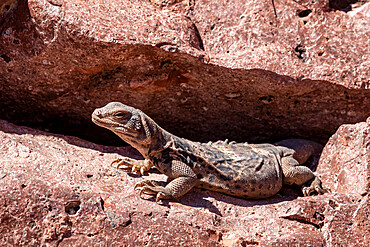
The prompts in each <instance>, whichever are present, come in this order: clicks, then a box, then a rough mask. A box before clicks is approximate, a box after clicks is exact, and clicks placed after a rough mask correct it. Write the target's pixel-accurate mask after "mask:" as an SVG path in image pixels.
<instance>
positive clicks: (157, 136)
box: [113, 114, 176, 159]
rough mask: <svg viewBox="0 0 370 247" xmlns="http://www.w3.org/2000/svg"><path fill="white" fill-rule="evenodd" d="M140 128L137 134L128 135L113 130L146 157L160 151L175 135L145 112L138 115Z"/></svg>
mask: <svg viewBox="0 0 370 247" xmlns="http://www.w3.org/2000/svg"><path fill="white" fill-rule="evenodd" d="M140 122H141V130H140V133H139V135H138V136H130V135H128V134H127V133H124V134H122V133H119V132H116V131H113V132H115V133H116V134H117V135H118V136H119V137H120V138H121V139H123V140H124V141H125V142H127V143H128V144H130V145H131V146H132V147H133V148H135V149H137V150H138V151H139V152H140V153H141V155H142V156H143V157H144V158H145V159H148V158H149V156H151V155H153V154H155V153H158V152H161V151H162V150H164V149H165V148H167V147H168V146H170V145H171V144H172V143H173V142H174V140H175V139H176V137H175V136H174V135H172V134H171V133H169V132H167V131H165V130H164V129H162V128H161V127H160V126H159V125H158V124H156V123H155V122H154V121H153V120H152V119H151V118H150V117H148V116H147V115H145V114H142V115H141V116H140Z"/></svg>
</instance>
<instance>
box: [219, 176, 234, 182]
mask: <svg viewBox="0 0 370 247" xmlns="http://www.w3.org/2000/svg"><path fill="white" fill-rule="evenodd" d="M220 178H221V179H222V180H224V181H230V180H233V178H232V176H230V175H228V176H225V175H224V174H221V175H220Z"/></svg>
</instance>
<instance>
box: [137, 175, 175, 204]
mask: <svg viewBox="0 0 370 247" xmlns="http://www.w3.org/2000/svg"><path fill="white" fill-rule="evenodd" d="M137 188H140V197H141V196H142V194H148V195H155V196H156V197H155V201H156V202H157V203H158V202H159V200H161V199H169V198H170V197H169V195H168V193H167V190H166V188H165V187H163V186H161V185H159V183H157V182H155V181H150V180H143V181H140V182H138V183H137V184H136V185H135V187H134V189H137Z"/></svg>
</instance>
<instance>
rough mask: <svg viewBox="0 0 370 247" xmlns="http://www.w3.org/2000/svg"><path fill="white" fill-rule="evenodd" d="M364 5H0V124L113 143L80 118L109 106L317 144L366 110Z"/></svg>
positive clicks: (176, 127)
mask: <svg viewBox="0 0 370 247" xmlns="http://www.w3.org/2000/svg"><path fill="white" fill-rule="evenodd" d="M347 2H348V1H347ZM349 4H350V2H348V3H347V5H346V6H351V5H349ZM346 6H345V7H346ZM345 7H344V8H345ZM369 7H370V4H369V3H364V2H362V1H359V2H358V4H357V5H356V7H353V9H352V10H348V11H347V10H346V11H347V12H345V11H340V10H336V9H342V6H339V5H338V6H337V5H335V4H334V1H327V0H319V1H305V0H300V1H292V0H282V1H252V0H251V1H248V2H245V1H232V2H230V1H226V0H223V1H208V0H200V1H177V0H176V1H154V0H152V1H137V0H135V1H127V0H117V1H105V2H101V1H100V0H99V1H98V0H92V1H80V0H73V1H72V0H48V1H41V0H28V1H26V0H7V1H1V2H0V82H1V83H0V105H1V107H0V119H6V120H9V121H11V122H13V123H16V124H19V125H27V126H30V127H33V128H38V129H41V130H47V131H51V132H53V133H62V134H68V135H75V136H79V137H81V138H83V139H86V140H90V141H94V142H96V143H104V144H106V145H107V144H109V145H116V146H118V145H121V143H122V142H121V141H120V140H119V139H118V138H117V137H115V136H114V134H112V133H110V132H109V131H101V130H99V129H98V127H96V126H94V125H93V124H92V123H91V121H90V114H91V112H92V111H93V110H94V109H95V108H97V107H101V106H103V105H105V104H107V103H108V102H111V101H120V102H123V103H125V104H127V105H132V106H134V107H136V108H140V109H141V110H143V111H144V112H145V113H147V114H148V115H149V116H151V117H152V118H153V119H154V120H155V121H157V122H158V123H159V124H160V125H161V126H162V127H164V128H165V129H167V130H168V131H170V132H172V133H174V134H176V135H179V136H181V137H186V138H189V139H192V140H195V141H210V140H213V141H216V140H219V139H226V138H228V139H229V140H236V141H249V142H266V141H268V142H273V141H278V140H281V139H285V138H291V137H302V138H308V139H312V140H316V141H319V142H321V143H325V142H326V141H327V140H328V138H329V137H330V136H331V135H332V134H333V133H334V132H335V130H336V129H337V128H338V127H339V126H340V125H341V124H343V123H357V122H360V121H365V119H366V118H367V117H368V116H369V107H368V105H370V102H369V101H370V91H369V90H367V89H368V88H369V87H370V84H369V69H368V61H369V49H368V47H367V43H368V40H369V28H368V25H367V23H368V13H369V11H368V10H369ZM324 80H325V81H324ZM92 133H93V134H92Z"/></svg>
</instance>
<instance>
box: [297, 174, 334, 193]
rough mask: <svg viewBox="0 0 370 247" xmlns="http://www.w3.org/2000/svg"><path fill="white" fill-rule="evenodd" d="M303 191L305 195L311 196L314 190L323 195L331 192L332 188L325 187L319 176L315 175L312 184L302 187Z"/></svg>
mask: <svg viewBox="0 0 370 247" xmlns="http://www.w3.org/2000/svg"><path fill="white" fill-rule="evenodd" d="M302 192H303V196H310V195H311V194H312V193H313V192H317V193H318V194H319V195H321V194H324V193H327V192H330V190H329V189H325V188H323V187H322V183H321V180H320V179H319V178H318V177H315V178H314V180H312V182H311V184H310V186H307V187H302Z"/></svg>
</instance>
